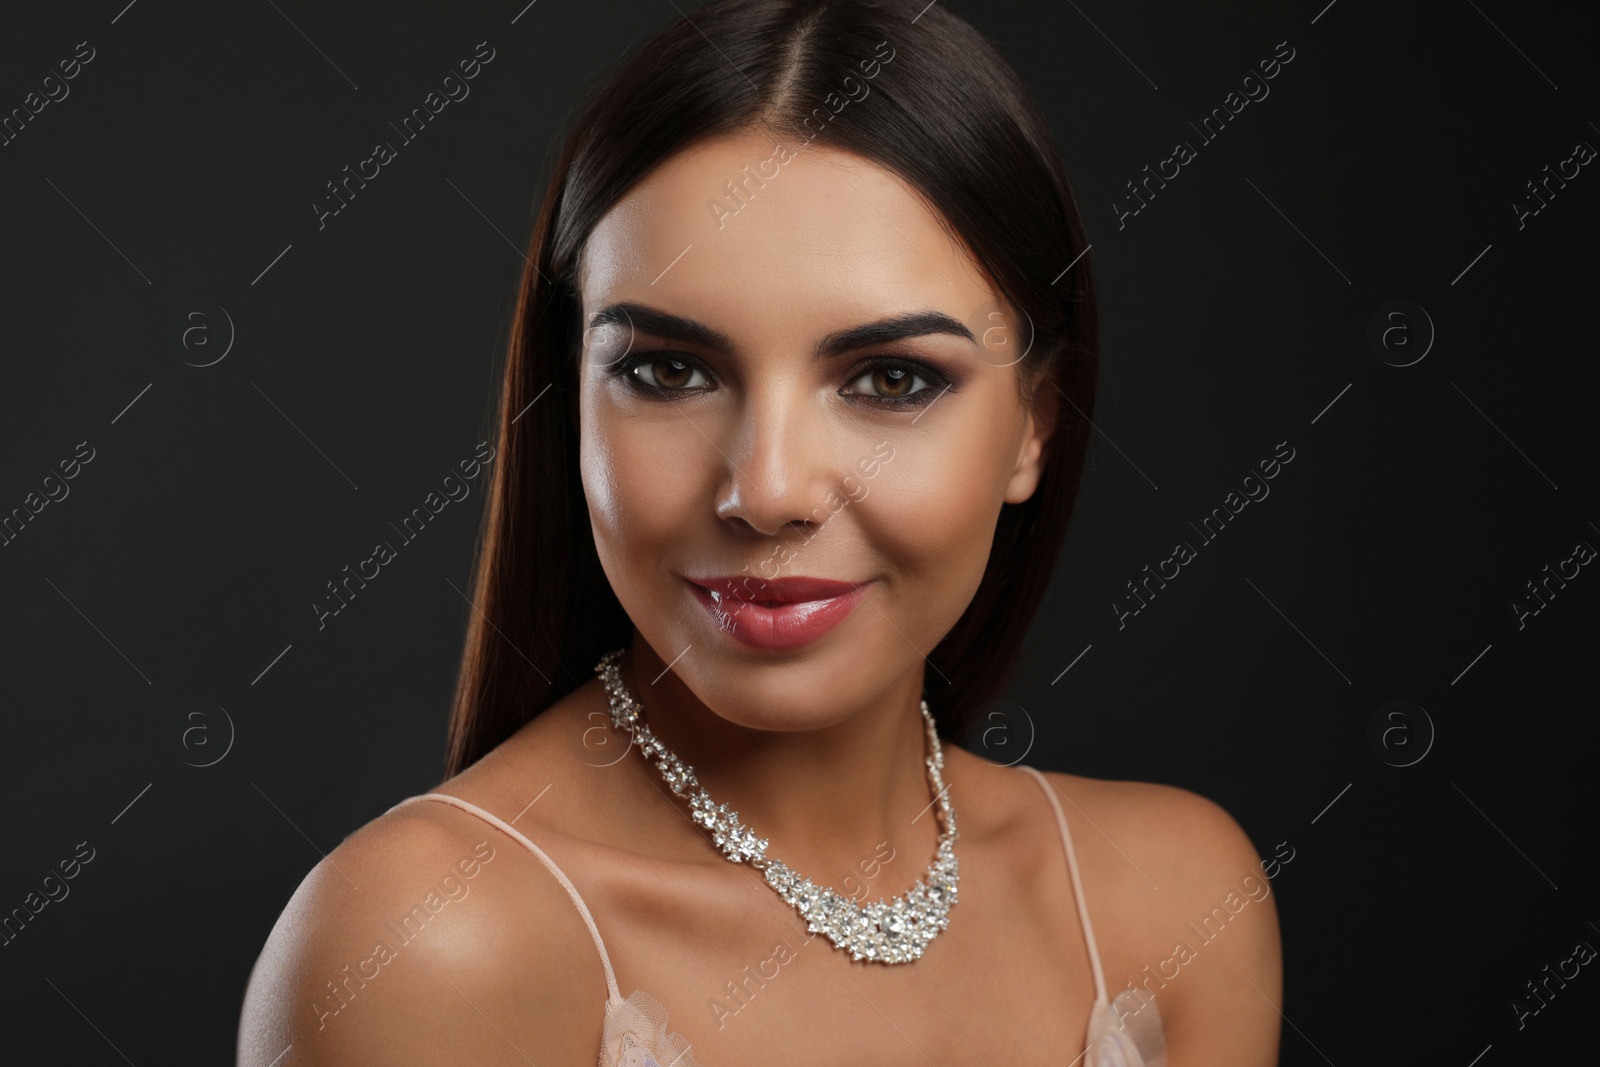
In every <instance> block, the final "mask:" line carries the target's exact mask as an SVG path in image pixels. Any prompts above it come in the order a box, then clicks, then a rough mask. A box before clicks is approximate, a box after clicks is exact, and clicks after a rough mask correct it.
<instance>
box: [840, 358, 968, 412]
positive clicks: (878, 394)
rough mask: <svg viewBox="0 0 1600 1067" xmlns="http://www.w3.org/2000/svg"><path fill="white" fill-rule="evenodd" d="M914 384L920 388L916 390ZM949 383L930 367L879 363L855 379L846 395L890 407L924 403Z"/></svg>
mask: <svg viewBox="0 0 1600 1067" xmlns="http://www.w3.org/2000/svg"><path fill="white" fill-rule="evenodd" d="M918 382H921V383H922V385H921V386H920V387H919V386H918V385H917V383H918ZM949 384H950V383H949V381H948V380H947V379H946V378H945V377H944V376H943V375H942V374H939V373H938V372H937V371H935V370H933V369H932V368H929V367H926V366H923V365H921V364H918V363H912V362H909V361H907V360H902V359H895V360H882V361H880V362H878V363H875V364H872V365H871V366H869V367H868V368H867V369H866V371H865V373H863V374H861V375H859V376H857V377H856V378H855V380H854V381H853V382H852V383H851V386H852V388H848V389H847V390H846V395H855V396H862V397H863V398H864V399H867V400H873V401H877V402H878V403H882V404H890V405H906V406H910V405H914V404H918V405H919V404H924V403H926V402H928V401H930V400H932V399H933V397H934V396H935V395H936V394H937V393H938V392H939V391H941V390H943V389H945V388H947V387H948V386H949Z"/></svg>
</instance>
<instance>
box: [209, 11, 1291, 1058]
mask: <svg viewBox="0 0 1600 1067" xmlns="http://www.w3.org/2000/svg"><path fill="white" fill-rule="evenodd" d="M919 8H921V10H920V11H919V10H918V9H919ZM1085 250H1086V242H1085V237H1084V234H1083V228H1082V224H1081V221H1080V219H1079V215H1078V211H1077V208H1076V205H1075V204H1074V202H1073V197H1072V193H1071V190H1070V188H1069V186H1068V183H1067V179H1066V177H1065V173H1064V171H1063V168H1062V165H1061V163H1060V160H1059V158H1058V156H1057V154H1056V152H1055V150H1054V149H1053V148H1052V146H1051V140H1050V136H1049V133H1048V130H1047V128H1046V125H1045V122H1044V120H1043V118H1042V116H1041V114H1040V112H1039V110H1038V109H1037V107H1036V106H1035V104H1034V103H1033V102H1032V101H1031V100H1030V98H1029V96H1028V95H1027V93H1026V91H1025V90H1024V89H1023V87H1022V86H1021V84H1020V83H1019V81H1018V79H1017V77H1016V75H1015V74H1014V73H1013V71H1012V70H1011V69H1010V68H1009V67H1008V66H1007V64H1006V62H1005V61H1004V59H1003V58H1002V57H1001V56H1000V54H999V53H998V52H997V50H996V49H995V48H994V46H993V45H992V44H991V43H990V42H989V41H987V40H986V39H985V38H984V37H983V36H982V35H980V34H979V33H978V32H976V31H975V30H974V29H973V28H972V27H970V26H969V25H968V24H966V23H965V22H963V21H962V20H960V19H959V18H957V17H956V16H954V15H952V14H950V13H948V12H947V11H946V10H945V9H944V8H942V7H940V6H938V5H929V6H927V7H925V8H923V7H922V5H920V4H915V3H913V4H902V3H898V2H895V3H886V2H857V0H834V2H832V3H828V4H823V3H820V2H813V0H783V2H766V3H757V2H747V0H717V2H714V3H711V4H709V5H708V6H706V7H703V8H700V9H699V10H697V11H695V12H694V14H693V15H692V16H690V17H687V18H679V19H677V20H676V21H674V22H673V23H672V24H670V25H669V26H668V27H667V28H666V29H664V30H662V31H661V32H660V33H659V34H657V35H656V36H655V37H654V38H653V39H651V40H650V41H649V42H647V43H646V44H645V46H644V47H643V49H642V50H640V51H639V52H637V54H636V55H634V56H633V57H632V59H631V60H629V61H628V62H627V63H626V64H625V65H624V66H623V67H622V68H621V69H620V71H619V72H618V73H616V74H615V76H613V77H612V78H611V79H610V81H609V82H608V83H607V84H606V85H604V86H603V87H602V89H601V91H600V92H599V93H598V94H597V95H595V96H594V97H593V98H592V99H591V101H590V102H589V103H588V104H587V105H586V106H585V108H584V109H583V111H582V114H581V117H580V118H579V120H578V121H577V122H576V124H575V125H574V126H573V130H572V133H571V135H570V137H569V138H568V140H567V142H566V144H565V148H564V151H563V152H562V154H561V156H560V159H559V161H558V162H557V164H556V167H555V173H554V177H553V180H552V182H551V184H550V187H549V190H548V192H547V194H546V196H545V198H544V201H543V206H542V209H541V211H540V214H539V217H538V221H537V224H536V228H535V232H534V234H533V238H532V243H531V246H530V248H529V251H528V255H527V259H528V267H527V270H526V272H525V274H524V276H523V283H522V290H521V297H520V301H519V306H518V310H517V315H516V320H515V326H514V331H513V340H512V343H511V350H510V355H509V359H508V362H507V364H506V369H505V379H504V389H503V395H502V397H501V403H500V408H499V411H500V420H499V429H498V435H499V436H498V441H497V446H496V447H497V458H496V461H495V462H494V464H493V465H492V473H491V477H492V479H493V485H492V491H491V493H490V505H489V511H488V515H487V520H486V525H485V533H484V539H483V544H482V548H481V553H480V561H479V569H478V574H477V581H476V587H475V592H474V595H473V600H474V604H475V609H476V610H475V612H474V616H473V622H472V627H471V632H470V635H469V637H468V645H467V653H466V658H465V664H464V668H463V671H462V675H461V684H460V691H459V694H458V699H457V702H456V705H455V709H454V714H453V718H452V721H451V733H450V741H451V743H450V755H449V765H448V771H449V777H448V778H447V779H446V780H445V781H444V782H443V783H442V784H440V785H439V786H437V787H436V788H435V789H434V790H432V791H431V792H429V793H428V794H426V795H424V796H421V797H413V798H410V799H408V800H406V801H404V802H402V803H401V804H399V805H397V806H396V807H394V808H393V809H391V810H390V811H389V812H388V813H386V814H385V815H383V816H382V817H380V818H378V819H376V820H374V821H373V822H372V823H370V824H368V825H367V826H365V827H363V828H361V829H360V830H359V831H358V832H356V833H355V834H353V835H351V836H350V837H349V838H348V839H347V840H345V841H344V842H343V843H342V844H341V845H340V846H339V847H338V848H337V849H335V850H334V852H333V853H332V854H331V855H329V856H328V857H327V858H326V859H325V860H324V861H323V862H321V863H319V864H318V865H317V866H316V867H315V869H313V870H312V871H311V873H310V874H309V875H307V877H306V879H305V881H304V882H303V884H302V885H301V886H300V888H299V890H298V891H297V892H296V893H295V895H294V897H293V899H292V900H291V901H290V902H289V904H288V906H287V907H286V909H285V910H284V913H283V915H282V917H281V918H280V919H279V921H278V924H277V926H276V927H275V928H274V930H273V932H272V934H271V937H270V938H269V940H268V942H267V945H266V947H265V949H264V950H263V952H262V955H261V959H260V960H259V962H258V963H257V965H256V967H255V970H254V972H253V973H252V975H251V980H250V986H249V990H248V993H247V995H246V998H245V1003H244V1013H243V1024H242V1028H241V1034H240V1041H239V1058H240V1062H241V1063H242V1064H245V1065H248V1067H268V1065H272V1064H279V1065H282V1067H287V1065H289V1064H297V1065H307V1064H349V1063H383V1064H386V1065H390V1067H403V1065H408V1064H418V1065H420V1064H436V1063H442V1062H450V1063H474V1064H528V1063H533V1064H539V1065H540V1067H545V1065H549V1064H577V1063H593V1062H595V1060H596V1056H597V1054H598V1058H599V1062H600V1063H601V1064H603V1065H605V1064H624V1063H625V1064H634V1065H644V1067H649V1065H656V1067H673V1065H682V1067H688V1065H690V1064H709V1065H712V1067H733V1065H735V1064H755V1063H762V1064H802V1063H803V1064H818V1063H828V1064H838V1063H873V1064H891V1065H893V1064H906V1065H910V1064H924V1063H935V1064H941V1065H943V1064H952V1065H953V1064H991V1063H1019V1064H1022V1063H1027V1064H1054V1065H1062V1067H1065V1065H1069V1064H1073V1063H1075V1062H1083V1063H1086V1064H1094V1065H1109V1064H1130V1065H1138V1064H1141V1063H1143V1064H1145V1065H1147V1067H1151V1065H1155V1064H1160V1063H1166V1062H1170V1063H1171V1064H1172V1065H1173V1067H1180V1065H1181V1067H1203V1065H1216V1067H1221V1065H1227V1067H1265V1065H1268V1064H1272V1063H1275V1062H1276V1050H1277V1044H1278V1031H1279V1013H1278V1009H1277V1008H1276V1007H1275V1005H1276V1004H1277V1003H1278V1002H1279V1000H1280V992H1281V978H1280V973H1281V972H1280V956H1279V946H1278V934H1277V924H1276V918H1275V914H1274V910H1273V903H1272V901H1271V900H1270V899H1269V896H1268V894H1267V893H1266V891H1265V883H1264V882H1262V881H1261V880H1260V873H1261V868H1260V865H1259V862H1258V860H1257V857H1256V854H1255V851H1254V849H1253V848H1252V846H1251V843H1250V841H1249V839H1248V838H1247V837H1246V836H1245V835H1244V833H1243V832H1242V831H1241V830H1240V828H1239V827H1238V826H1237V824H1236V823H1235V822H1234V821H1233V820H1232V819H1231V818H1230V817H1229V816H1228V815H1227V814H1226V813H1225V812H1223V811H1222V810H1221V809H1220V808H1218V807H1217V806H1216V805H1214V804H1212V803H1211V802H1209V801H1207V800H1205V799H1202V798H1201V797H1198V796H1196V795H1194V794H1192V793H1187V792H1184V791H1181V790H1178V789H1174V788H1170V787H1165V786H1159V785H1150V784H1144V783H1138V782H1111V781H1097V780H1092V779H1087V778H1081V777H1076V776H1072V775H1068V774H1060V773H1053V772H1051V773H1040V772H1038V771H1035V770H1033V769H1031V768H1026V767H1007V766H1000V765H998V764H996V763H993V762H990V761H987V760H984V759H981V758H979V757H978V756H976V755H973V754H971V753H969V752H967V751H965V750H963V749H961V748H959V747H957V746H956V745H955V744H953V743H947V742H950V741H951V740H952V739H956V738H960V737H962V736H963V735H964V734H965V733H967V732H968V728H969V727H971V726H972V725H973V722H974V720H975V718H976V717H977V716H978V715H979V714H980V712H981V709H982V708H983V707H984V705H985V704H986V702H988V701H990V700H992V699H993V698H994V697H995V696H996V695H997V694H998V693H999V692H1000V691H1001V689H1002V687H1003V685H1004V683H1005V681H1006V679H1007V677H1008V675H1009V673H1010V672H1011V670H1012V668H1013V666H1014V665H1015V663H1016V661H1017V658H1018V655H1019V650H1020V645H1021V641H1022V638H1023V635H1024V632H1025V630H1026V628H1027V625H1028V622H1029V620H1030V619H1031V618H1032V616H1033V614H1034V610H1035V608H1036V607H1037V605H1038V603H1039V601H1040V599H1041V597H1042V595H1043V592H1044V589H1045V585H1046V581H1047V578H1048V576H1049V573H1050V570H1051V567H1052V565H1053V562H1054V559H1055V556H1056V554H1057V552H1058V550H1059V549H1060V546H1061V544H1062V540H1063V536H1064V533H1065V529H1066V524H1067V521H1068V517H1069V515H1070V513H1071V509H1072V503H1073V499H1074V496H1075V494H1076V490H1077V485H1078V479H1079V471H1080V466H1081V462H1082V459H1083V454H1084V449H1085V447H1086V442H1087V434H1088V431H1089V423H1088V420H1089V418H1090V413H1091V412H1092V410H1093V394H1094V385H1095V377H1096V358H1097V354H1096V343H1097V342H1096V324H1095V297H1094V287H1093V284H1092V281H1091V276H1090V271H1089V265H1090V264H1089V260H1088V259H1087V258H1086V257H1085V256H1084V255H1083V253H1084V252H1085ZM1071 712H1072V709H1071V708H1070V706H1066V707H1062V708H1061V709H1060V713H1061V714H1071ZM1044 728H1045V729H1048V724H1044ZM1252 887H1259V889H1260V892H1259V893H1258V892H1256V891H1255V889H1253V888H1252ZM1241 890H1242V892H1243V895H1241ZM1196 923H1198V924H1199V925H1198V926H1196V925H1195V924H1196ZM1212 931H1215V933H1213V932H1212Z"/></svg>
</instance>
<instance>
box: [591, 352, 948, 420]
mask: <svg viewBox="0 0 1600 1067" xmlns="http://www.w3.org/2000/svg"><path fill="white" fill-rule="evenodd" d="M669 360H670V361H671V362H674V363H682V364H684V365H685V366H686V367H688V368H689V369H691V370H696V371H699V372H700V373H701V374H703V375H705V376H706V377H707V378H710V377H711V375H710V374H709V373H708V372H707V371H706V369H705V368H704V367H703V366H701V365H700V363H699V361H697V360H696V359H694V358H693V357H692V356H689V355H688V354H687V353H684V352H670V351H665V350H659V351H654V352H634V353H631V354H629V355H626V356H624V357H622V358H621V359H619V360H618V361H617V362H616V363H615V365H613V367H612V369H611V373H612V374H613V375H615V376H617V377H621V378H625V379H626V380H627V381H628V383H629V385H630V386H631V387H632V388H634V389H637V390H639V391H640V392H641V393H642V394H643V395H644V396H647V397H651V398H654V399H662V400H667V399H671V398H672V396H673V395H674V394H688V393H696V392H701V391H703V390H704V389H705V388H706V387H705V386H696V387H693V388H678V389H667V388H664V387H662V386H657V385H651V384H650V383H649V382H645V381H641V380H640V379H639V377H638V375H636V374H634V373H633V370H634V368H636V367H642V366H645V365H647V364H650V363H658V362H667V361H669ZM878 370H903V371H905V372H906V373H908V374H911V375H913V376H915V377H917V378H921V379H922V380H923V381H924V382H926V383H927V385H926V386H925V387H924V388H922V389H918V390H917V391H916V392H913V393H908V394H906V395H905V396H903V397H891V396H872V395H870V394H865V393H846V394H844V395H845V396H846V397H848V398H849V399H851V400H864V401H866V402H868V403H870V404H877V405H880V406H882V407H886V408H890V409H906V408H918V407H924V406H926V405H927V404H929V403H931V402H932V401H933V399H934V398H935V397H936V396H939V395H942V394H943V393H945V392H954V391H955V383H953V382H952V381H950V379H949V378H948V377H946V376H945V375H944V374H941V373H940V372H939V371H937V370H935V369H934V368H933V367H931V366H929V365H928V364H926V363H922V362H919V361H917V360H912V359H905V358H903V357H898V356H890V357H879V358H877V359H873V360H869V361H868V362H866V363H864V364H862V365H860V366H858V367H856V368H855V369H854V370H853V371H852V372H851V375H850V379H849V380H850V381H851V382H856V381H859V380H860V379H861V378H863V377H865V376H866V375H868V374H871V373H873V372H874V371H878Z"/></svg>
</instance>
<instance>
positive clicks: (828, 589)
mask: <svg viewBox="0 0 1600 1067" xmlns="http://www.w3.org/2000/svg"><path fill="white" fill-rule="evenodd" d="M687 582H688V585H689V591H690V593H692V594H693V595H694V598H695V599H696V600H698V601H699V602H700V605H701V606H702V607H704V608H705V609H706V611H707V612H708V613H709V614H710V615H711V618H712V621H714V622H715V623H716V624H717V626H718V627H719V628H720V629H721V630H722V631H723V632H725V633H727V634H728V635H729V636H730V637H732V638H733V639H734V640H736V641H739V642H741V643H743V644H746V645H749V646H750V647H752V648H762V649H773V650H782V649H791V648H799V647H800V646H802V645H807V644H810V643H811V642H812V641H815V640H816V639H817V638H819V637H821V636H822V635H823V634H825V633H827V632H828V631H829V630H831V629H833V628H834V627H835V626H837V625H839V623H841V622H843V621H844V619H845V617H846V616H848V615H849V614H850V612H851V611H852V610H854V608H855V606H856V603H857V602H858V601H859V600H860V599H861V597H862V590H864V589H865V588H866V587H867V586H868V585H870V584H871V582H841V581H835V580H832V579H828V578H806V577H791V578H770V579H761V578H756V577H753V576H751V575H747V574H746V575H723V576H717V577H708V578H690V579H687Z"/></svg>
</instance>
